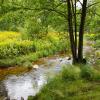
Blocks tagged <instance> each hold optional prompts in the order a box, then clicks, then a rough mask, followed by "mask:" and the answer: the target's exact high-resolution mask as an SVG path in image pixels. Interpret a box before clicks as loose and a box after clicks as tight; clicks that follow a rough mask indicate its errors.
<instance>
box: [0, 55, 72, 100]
mask: <svg viewBox="0 0 100 100" xmlns="http://www.w3.org/2000/svg"><path fill="white" fill-rule="evenodd" d="M71 63H72V60H71V59H69V58H68V57H61V56H59V55H58V56H56V57H51V58H48V57H46V58H43V63H42V64H39V65H35V66H38V68H37V69H34V68H33V69H32V70H31V71H30V72H27V73H24V74H22V75H19V76H16V75H11V76H7V77H6V79H5V80H3V81H2V82H1V83H0V90H1V91H0V94H1V96H4V97H5V98H3V99H2V100H6V99H7V98H9V100H21V99H22V98H24V100H27V98H28V96H30V95H31V96H34V95H36V94H37V93H38V92H39V90H40V89H41V87H42V86H43V85H44V84H46V83H47V80H48V79H50V78H52V77H53V76H54V75H55V74H57V73H58V72H59V71H60V70H61V69H62V68H63V67H62V66H64V65H66V64H71ZM0 100H1V99H0Z"/></svg>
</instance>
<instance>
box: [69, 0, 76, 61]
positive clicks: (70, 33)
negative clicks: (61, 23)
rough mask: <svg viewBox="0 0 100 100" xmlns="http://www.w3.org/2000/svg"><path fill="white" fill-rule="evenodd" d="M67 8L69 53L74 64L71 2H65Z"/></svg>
mask: <svg viewBox="0 0 100 100" xmlns="http://www.w3.org/2000/svg"><path fill="white" fill-rule="evenodd" d="M67 7H68V26H69V36H70V43H71V51H72V57H73V63H75V62H76V55H75V42H74V34H73V20H72V19H73V17H72V16H73V15H72V6H71V0H67Z"/></svg>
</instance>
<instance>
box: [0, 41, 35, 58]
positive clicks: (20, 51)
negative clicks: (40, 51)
mask: <svg viewBox="0 0 100 100" xmlns="http://www.w3.org/2000/svg"><path fill="white" fill-rule="evenodd" d="M34 51H35V46H34V44H33V42H32V41H29V40H23V41H13V40H10V41H5V42H1V43H0V59H3V58H12V57H15V56H19V55H24V54H28V53H30V52H34Z"/></svg>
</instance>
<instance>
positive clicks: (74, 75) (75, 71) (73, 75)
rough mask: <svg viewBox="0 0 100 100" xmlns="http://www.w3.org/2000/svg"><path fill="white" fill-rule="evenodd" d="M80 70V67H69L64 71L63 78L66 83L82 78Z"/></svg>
mask: <svg viewBox="0 0 100 100" xmlns="http://www.w3.org/2000/svg"><path fill="white" fill-rule="evenodd" d="M79 73H80V69H79V68H78V67H73V66H68V67H67V68H64V69H63V71H62V78H63V80H66V81H73V80H77V79H79V78H80V74H79Z"/></svg>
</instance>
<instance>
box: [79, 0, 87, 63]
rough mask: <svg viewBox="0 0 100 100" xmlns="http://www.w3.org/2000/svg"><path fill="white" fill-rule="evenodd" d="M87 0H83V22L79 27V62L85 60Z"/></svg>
mask: <svg viewBox="0 0 100 100" xmlns="http://www.w3.org/2000/svg"><path fill="white" fill-rule="evenodd" d="M86 6H87V0H83V5H82V14H81V22H80V29H79V46H78V61H79V63H82V62H83V34H84V25H85V18H86V11H87V7H86Z"/></svg>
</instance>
